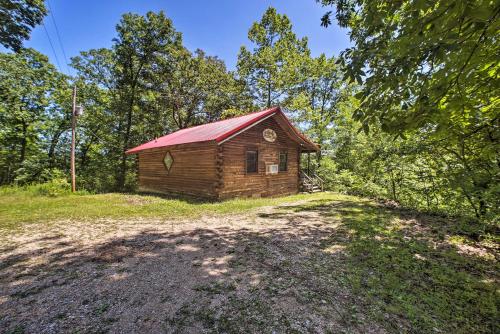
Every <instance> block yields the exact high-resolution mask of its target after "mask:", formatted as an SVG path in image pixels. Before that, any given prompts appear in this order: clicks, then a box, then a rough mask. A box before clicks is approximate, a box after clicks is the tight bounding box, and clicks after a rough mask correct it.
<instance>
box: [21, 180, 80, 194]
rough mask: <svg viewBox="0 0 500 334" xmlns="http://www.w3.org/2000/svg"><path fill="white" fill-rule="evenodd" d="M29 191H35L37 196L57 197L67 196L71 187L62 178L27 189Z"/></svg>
mask: <svg viewBox="0 0 500 334" xmlns="http://www.w3.org/2000/svg"><path fill="white" fill-rule="evenodd" d="M28 190H29V191H35V192H36V193H37V194H38V195H41V196H49V197H57V196H62V195H68V194H69V193H70V192H71V187H70V184H69V183H68V181H67V180H66V179H64V178H58V179H52V180H50V181H48V182H46V183H41V184H37V185H34V186H31V187H29V188H28Z"/></svg>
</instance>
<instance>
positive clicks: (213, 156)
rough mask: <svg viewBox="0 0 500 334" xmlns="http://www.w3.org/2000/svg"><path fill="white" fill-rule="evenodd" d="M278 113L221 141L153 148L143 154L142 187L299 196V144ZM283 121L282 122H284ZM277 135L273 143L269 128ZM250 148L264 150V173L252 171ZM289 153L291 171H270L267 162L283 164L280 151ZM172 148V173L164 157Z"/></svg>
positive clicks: (196, 193)
mask: <svg viewBox="0 0 500 334" xmlns="http://www.w3.org/2000/svg"><path fill="white" fill-rule="evenodd" d="M275 117H276V116H273V117H271V118H268V119H265V120H264V121H262V122H260V123H258V124H256V125H254V126H253V127H251V128H249V129H247V130H246V131H243V132H241V133H239V134H238V135H236V136H235V137H233V138H231V139H228V140H227V141H225V142H223V143H221V144H217V143H216V142H215V141H205V142H197V143H189V144H179V145H173V146H168V147H161V148H153V149H147V150H144V151H140V152H139V153H138V159H139V163H138V181H139V189H140V190H142V191H153V192H160V193H166V194H185V195H193V196H196V197H206V198H215V199H227V198H233V197H250V196H253V197H266V196H278V195H288V194H295V193H297V192H298V190H299V163H300V160H299V159H300V154H299V150H300V149H299V144H298V143H297V142H296V141H294V140H292V138H293V135H290V133H289V132H287V131H286V130H283V129H284V128H285V129H287V127H286V126H285V127H284V128H283V126H284V125H283V124H282V123H280V120H279V119H275ZM280 124H281V125H280ZM268 128H270V129H273V130H274V131H275V132H276V134H277V138H276V141H275V142H272V143H271V142H268V141H266V140H265V139H264V137H263V131H264V130H265V129H268ZM247 150H257V151H258V172H257V173H246V152H247ZM282 151H286V152H287V153H288V165H287V170H286V171H283V172H278V174H266V165H267V164H275V165H279V154H280V152H282ZM167 152H170V154H171V155H172V157H173V160H174V162H173V164H172V167H171V169H170V172H167V170H166V168H165V165H164V164H163V159H164V157H165V154H166V153H167Z"/></svg>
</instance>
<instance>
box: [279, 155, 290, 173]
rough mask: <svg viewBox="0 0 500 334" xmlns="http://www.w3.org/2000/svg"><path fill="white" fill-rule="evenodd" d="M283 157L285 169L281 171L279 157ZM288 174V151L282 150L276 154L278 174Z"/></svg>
mask: <svg viewBox="0 0 500 334" xmlns="http://www.w3.org/2000/svg"><path fill="white" fill-rule="evenodd" d="M282 155H284V156H285V169H283V170H282V169H281V156H282ZM282 172H288V151H287V150H282V151H280V152H279V153H278V173H282Z"/></svg>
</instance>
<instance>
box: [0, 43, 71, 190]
mask: <svg viewBox="0 0 500 334" xmlns="http://www.w3.org/2000/svg"><path fill="white" fill-rule="evenodd" d="M66 88H67V85H66V78H65V77H64V76H63V75H62V74H60V73H58V72H57V70H56V69H55V68H54V66H52V65H51V64H50V63H49V62H48V59H47V57H45V56H44V55H42V54H40V53H38V52H37V51H35V50H33V49H22V50H20V52H19V53H0V149H1V150H2V152H1V154H0V170H1V172H0V183H10V182H12V181H14V180H15V179H20V178H21V177H23V178H24V177H27V178H28V181H29V180H30V179H34V178H36V175H32V174H33V173H34V174H39V173H40V171H41V169H43V162H44V161H47V155H46V154H45V152H46V151H45V149H46V147H45V143H46V141H47V139H49V138H51V134H50V133H49V132H50V131H47V122H49V121H55V119H56V118H58V117H60V115H59V116H58V115H56V113H55V112H54V110H55V108H54V105H55V103H56V100H55V95H56V94H57V93H58V92H59V91H60V90H64V89H66Z"/></svg>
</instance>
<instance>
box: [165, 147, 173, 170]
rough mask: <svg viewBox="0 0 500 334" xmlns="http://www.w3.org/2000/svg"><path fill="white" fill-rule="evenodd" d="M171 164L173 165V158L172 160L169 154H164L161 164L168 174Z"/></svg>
mask: <svg viewBox="0 0 500 334" xmlns="http://www.w3.org/2000/svg"><path fill="white" fill-rule="evenodd" d="M173 163H174V158H172V155H171V154H170V152H167V154H165V158H163V164H164V165H165V168H166V169H167V172H170V168H171V167H172V164H173Z"/></svg>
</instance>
